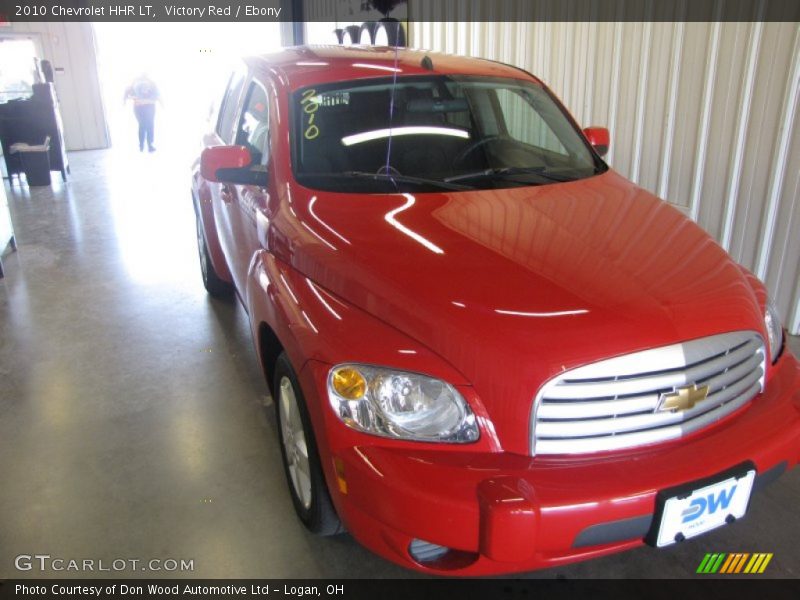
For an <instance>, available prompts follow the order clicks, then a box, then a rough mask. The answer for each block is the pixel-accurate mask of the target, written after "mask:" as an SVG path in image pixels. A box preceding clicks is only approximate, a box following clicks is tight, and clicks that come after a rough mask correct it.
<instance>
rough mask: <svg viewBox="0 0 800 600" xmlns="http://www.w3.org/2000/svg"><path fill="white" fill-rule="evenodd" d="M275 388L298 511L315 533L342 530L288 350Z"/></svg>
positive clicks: (287, 470)
mask: <svg viewBox="0 0 800 600" xmlns="http://www.w3.org/2000/svg"><path fill="white" fill-rule="evenodd" d="M273 390H274V394H275V409H276V412H277V416H278V433H279V439H280V444H281V456H282V457H283V468H284V471H285V473H286V481H287V483H288V487H289V493H290V494H291V496H292V504H294V509H295V512H296V513H297V516H298V517H299V518H300V520H301V521H302V522H303V525H305V526H306V528H307V529H308V530H309V531H311V532H312V533H315V534H317V535H323V536H328V535H335V534H337V533H341V532H342V531H343V528H342V525H341V521H339V517H338V516H337V515H336V510H335V509H334V507H333V503H332V502H331V497H330V493H329V492H328V486H327V485H326V484H325V476H324V475H323V473H322V466H321V464H320V459H319V453H318V451H317V443H316V440H315V438H314V431H313V429H312V428H311V419H310V418H309V415H308V409H307V408H306V403H305V398H304V397H303V392H302V390H301V389H300V385H299V384H298V382H297V376H296V375H295V373H294V369H292V365H291V364H290V363H289V359H288V357H287V356H286V353H285V352H283V353H281V355H280V356H279V357H278V360H277V363H276V365H275V384H274V387H273Z"/></svg>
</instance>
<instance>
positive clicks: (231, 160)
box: [200, 146, 267, 187]
mask: <svg viewBox="0 0 800 600" xmlns="http://www.w3.org/2000/svg"><path fill="white" fill-rule="evenodd" d="M252 162H253V158H252V156H251V155H250V151H249V150H248V149H247V148H245V147H244V146H211V147H210V148H206V149H205V150H203V153H202V154H201V155H200V174H201V175H202V176H203V179H205V180H206V181H214V182H218V183H234V184H239V185H257V186H261V187H266V185H267V171H266V169H265V168H264V167H263V166H261V165H251V163H252Z"/></svg>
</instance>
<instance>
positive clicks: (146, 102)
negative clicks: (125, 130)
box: [123, 73, 161, 152]
mask: <svg viewBox="0 0 800 600" xmlns="http://www.w3.org/2000/svg"><path fill="white" fill-rule="evenodd" d="M128 100H132V101H133V114H134V115H135V116H136V121H137V122H138V123H139V152H142V151H144V145H145V142H146V143H147V150H148V152H155V150H156V147H155V146H154V145H153V140H154V137H155V119H156V102H160V101H161V95H160V94H159V92H158V86H156V84H155V83H154V82H153V80H152V79H150V78H149V77H148V76H147V75H145V74H144V73H143V74H141V75H139V77H137V78H136V79H134V80H133V82H132V83H131V85H129V86H128V88H127V89H126V90H125V98H124V100H123V102H127V101H128Z"/></svg>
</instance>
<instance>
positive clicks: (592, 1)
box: [0, 0, 800, 33]
mask: <svg viewBox="0 0 800 600" xmlns="http://www.w3.org/2000/svg"><path fill="white" fill-rule="evenodd" d="M385 18H390V19H398V20H401V21H434V22H458V21H507V22H521V21H522V22H530V21H551V22H552V21H606V22H611V21H685V22H707V21H784V22H795V21H800V0H446V1H438V0H173V1H170V0H167V1H166V2H162V1H161V0H158V1H156V0H144V1H138V0H0V33H2V26H3V24H4V23H5V24H7V23H8V22H14V21H118V22H128V21H130V22H142V21H148V22H153V21H160V22H189V21H192V22H203V21H208V22H220V21H228V22H237V21H241V22H256V21H273V22H274V21H281V22H300V21H307V22H308V21H320V22H336V21H338V22H356V21H365V20H374V21H377V20H381V19H385Z"/></svg>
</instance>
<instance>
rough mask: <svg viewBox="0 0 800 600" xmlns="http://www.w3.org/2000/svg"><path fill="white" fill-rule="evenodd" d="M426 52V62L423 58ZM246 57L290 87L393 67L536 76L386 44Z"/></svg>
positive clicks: (409, 71)
mask: <svg viewBox="0 0 800 600" xmlns="http://www.w3.org/2000/svg"><path fill="white" fill-rule="evenodd" d="M426 57H427V58H428V59H430V62H428V61H425V58H426ZM245 60H246V62H247V63H248V64H249V65H250V66H251V67H252V68H253V69H254V70H255V71H257V72H261V73H266V72H272V73H273V74H275V75H277V76H278V77H277V79H278V82H279V83H280V84H281V85H283V86H284V87H287V88H289V89H291V90H295V89H297V88H301V87H305V86H307V85H313V84H321V83H328V82H334V81H348V80H353V79H364V78H375V77H391V76H392V75H394V74H395V73H397V74H398V75H431V74H447V75H478V76H490V77H509V78H514V79H524V80H528V81H536V82H538V81H539V80H538V79H536V78H535V77H533V76H532V75H531V74H529V73H527V72H526V71H523V70H522V69H519V68H517V67H513V66H510V65H505V64H502V63H499V62H495V61H491V60H485V59H479V58H469V57H463V56H453V55H450V54H442V53H439V52H428V51H426V50H409V49H405V48H390V47H386V46H295V47H290V48H284V49H283V50H281V51H280V52H276V53H274V54H265V55H261V56H252V57H248V58H247V59H245ZM423 61H424V62H426V63H427V64H425V65H424V64H423ZM395 69H398V70H397V71H395Z"/></svg>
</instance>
